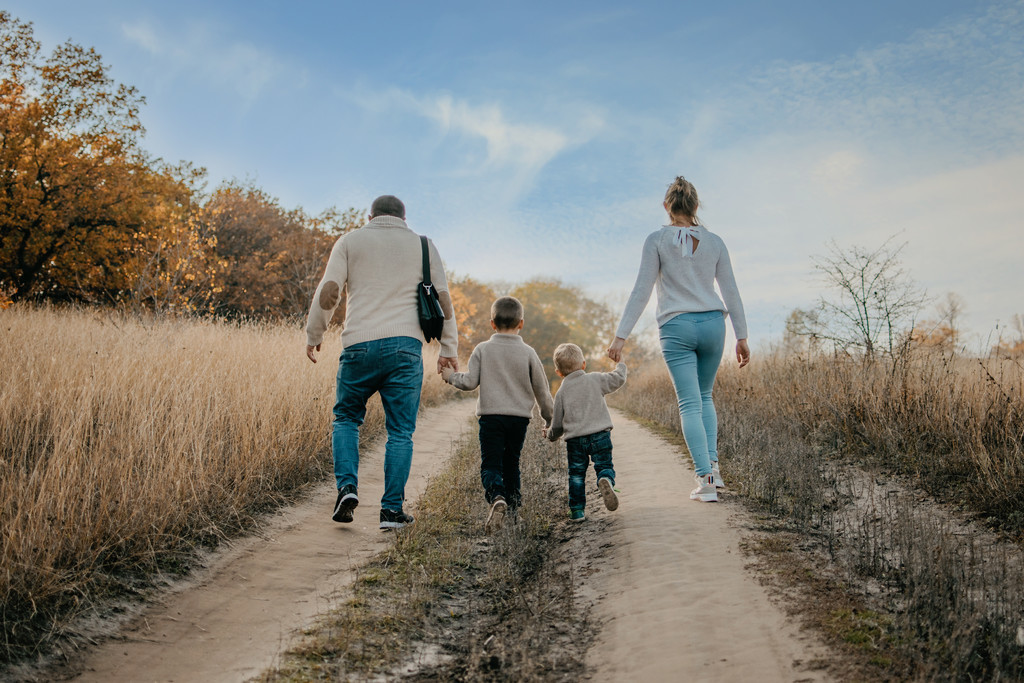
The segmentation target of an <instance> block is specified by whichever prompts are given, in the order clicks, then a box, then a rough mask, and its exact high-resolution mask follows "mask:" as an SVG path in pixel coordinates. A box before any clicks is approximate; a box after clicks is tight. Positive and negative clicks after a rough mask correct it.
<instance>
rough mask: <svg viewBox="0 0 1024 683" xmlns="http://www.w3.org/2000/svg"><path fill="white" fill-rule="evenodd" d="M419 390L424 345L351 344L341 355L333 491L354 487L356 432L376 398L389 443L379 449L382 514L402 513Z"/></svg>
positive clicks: (405, 341) (398, 341) (390, 341)
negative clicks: (377, 396) (381, 455)
mask: <svg viewBox="0 0 1024 683" xmlns="http://www.w3.org/2000/svg"><path fill="white" fill-rule="evenodd" d="M422 386H423V342H421V341H420V340H418V339H413V338H412V337H387V338H385V339H375V340H374V341H368V342H362V343H360V344H353V345H352V346H349V347H347V348H346V349H345V350H344V351H342V352H341V361H340V362H339V364H338V384H337V401H336V403H335V404H334V430H333V434H332V438H331V450H332V452H333V453H334V478H335V479H336V480H337V483H338V488H339V489H340V488H341V487H342V486H346V485H348V484H351V485H352V486H356V485H357V484H358V470H359V427H360V425H362V424H363V419H364V418H365V417H366V402H367V401H368V400H369V399H370V397H371V396H373V395H374V394H375V393H379V394H380V400H381V403H382V404H383V406H384V423H385V425H386V427H387V431H388V441H387V444H385V446H384V497H383V498H381V499H380V505H381V507H382V508H385V509H388V510H401V509H402V501H404V500H405V483H406V481H408V479H409V468H410V466H411V465H412V433H413V432H414V431H415V430H416V413H417V412H418V411H419V408H420V388H421V387H422Z"/></svg>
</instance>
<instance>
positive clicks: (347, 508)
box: [331, 484, 359, 523]
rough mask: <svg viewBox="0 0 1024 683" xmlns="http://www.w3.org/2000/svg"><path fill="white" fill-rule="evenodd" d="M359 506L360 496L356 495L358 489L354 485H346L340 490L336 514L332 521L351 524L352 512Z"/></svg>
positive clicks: (335, 505) (335, 506) (335, 504)
mask: <svg viewBox="0 0 1024 683" xmlns="http://www.w3.org/2000/svg"><path fill="white" fill-rule="evenodd" d="M358 505H359V496H357V495H356V487H355V486H352V484H345V485H344V486H342V487H341V488H340V489H338V500H336V501H335V502H334V514H333V515H331V519H333V520H334V521H335V522H342V523H348V522H351V521H352V511H353V510H355V509H356V506H358Z"/></svg>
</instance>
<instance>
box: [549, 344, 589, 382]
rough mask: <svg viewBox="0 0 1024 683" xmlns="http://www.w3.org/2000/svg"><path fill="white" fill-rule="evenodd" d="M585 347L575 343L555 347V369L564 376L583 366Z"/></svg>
mask: <svg viewBox="0 0 1024 683" xmlns="http://www.w3.org/2000/svg"><path fill="white" fill-rule="evenodd" d="M584 360H585V359H584V357H583V349H581V348H580V347H578V346H576V345H575V344H559V345H558V348H556V349H555V369H556V370H558V371H559V372H560V373H562V375H563V376H565V375H569V374H572V373H574V372H576V371H577V370H580V369H582V368H583V361H584Z"/></svg>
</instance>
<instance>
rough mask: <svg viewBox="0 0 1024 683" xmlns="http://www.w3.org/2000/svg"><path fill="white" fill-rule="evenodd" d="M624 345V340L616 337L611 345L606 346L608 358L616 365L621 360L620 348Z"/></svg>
mask: <svg viewBox="0 0 1024 683" xmlns="http://www.w3.org/2000/svg"><path fill="white" fill-rule="evenodd" d="M625 345H626V340H625V339H623V338H622V337H616V338H615V339H612V343H611V344H609V346H608V357H609V358H611V359H612V360H613V361H615V362H616V363H618V362H619V361H621V360H622V347H623V346H625Z"/></svg>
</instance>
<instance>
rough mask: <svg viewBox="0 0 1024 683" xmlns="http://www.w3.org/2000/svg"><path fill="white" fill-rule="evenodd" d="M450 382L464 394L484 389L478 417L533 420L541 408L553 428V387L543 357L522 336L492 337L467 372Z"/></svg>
mask: <svg viewBox="0 0 1024 683" xmlns="http://www.w3.org/2000/svg"><path fill="white" fill-rule="evenodd" d="M448 382H449V383H450V384H451V385H452V386H454V387H456V388H458V389H462V390H463V391H472V390H473V389H476V388H477V387H480V398H479V400H478V401H477V404H476V414H477V415H512V416H516V417H530V416H531V415H532V414H533V404H534V401H536V403H537V405H539V406H540V416H541V417H542V418H543V419H544V424H545V425H547V424H551V408H552V400H551V387H550V386H549V385H548V378H547V375H546V374H545V373H544V366H543V365H542V364H541V362H540V357H539V356H537V352H536V351H534V350H533V347H531V346H529V345H528V344H527V343H526V342H524V341H523V340H522V337H520V336H519V335H518V334H503V333H500V332H499V333H497V334H492V335H491V338H490V339H489V340H487V341H485V342H483V343H481V344H478V345H477V347H476V348H475V349H473V354H472V355H471V356H470V357H469V367H467V368H466V372H456V373H453V374H452V375H451V376H450V377H448Z"/></svg>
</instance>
